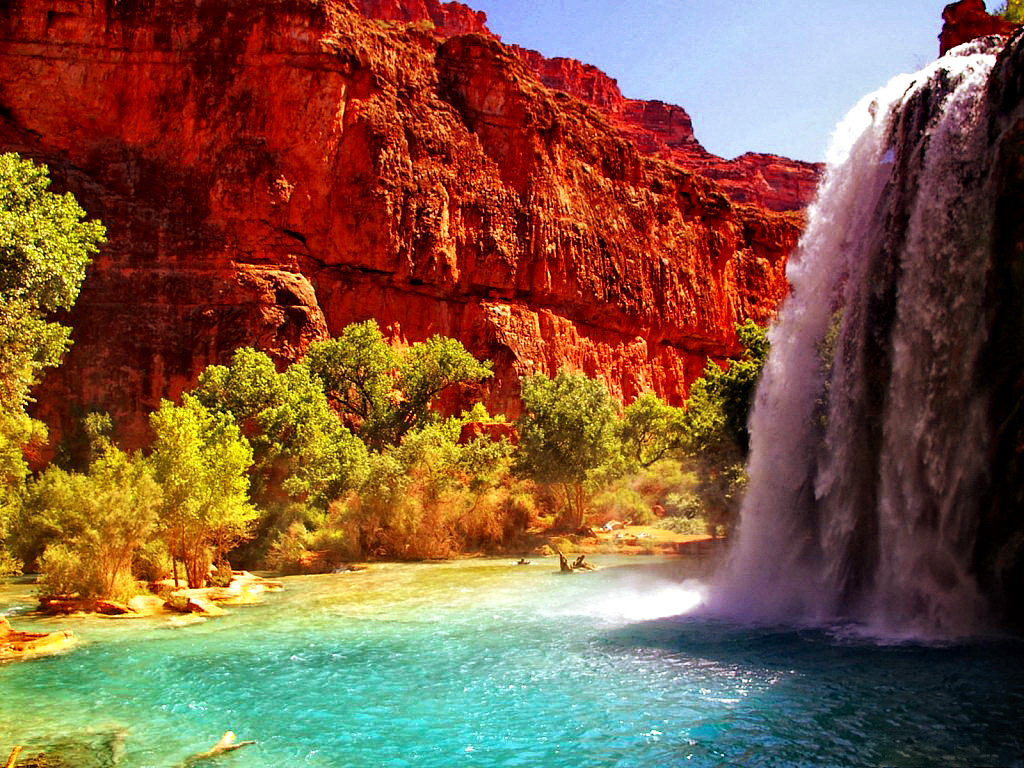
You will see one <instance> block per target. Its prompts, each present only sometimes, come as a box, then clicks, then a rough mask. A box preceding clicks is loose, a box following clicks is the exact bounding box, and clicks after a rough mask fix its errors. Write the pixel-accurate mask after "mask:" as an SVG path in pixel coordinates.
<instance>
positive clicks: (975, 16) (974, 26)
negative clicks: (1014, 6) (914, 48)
mask: <svg viewBox="0 0 1024 768" xmlns="http://www.w3.org/2000/svg"><path fill="white" fill-rule="evenodd" d="M942 22H943V23H942V32H941V33H940V34H939V55H940V56H943V55H945V53H946V51H948V50H949V49H950V48H956V47H957V46H958V45H962V44H963V43H968V42H970V41H971V40H973V39H974V38H976V37H984V36H985V35H1012V34H1013V33H1014V32H1015V31H1016V30H1017V27H1018V26H1020V25H1019V24H1014V23H1013V22H1012V21H1007V20H1006V19H1003V18H1001V17H999V16H992V15H990V14H989V13H988V11H986V10H985V0H960V2H957V3H950V4H949V5H947V6H946V7H945V8H944V9H943V11H942Z"/></svg>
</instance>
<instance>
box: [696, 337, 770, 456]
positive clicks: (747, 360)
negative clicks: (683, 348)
mask: <svg viewBox="0 0 1024 768" xmlns="http://www.w3.org/2000/svg"><path fill="white" fill-rule="evenodd" d="M736 335H737V337H738V338H739V340H740V343H741V344H743V347H744V350H745V351H744V354H743V356H742V357H740V358H739V359H738V360H732V361H730V363H729V365H728V366H726V367H725V369H724V370H723V369H722V368H719V367H718V366H717V365H715V364H714V363H712V362H710V361H709V362H708V365H707V367H706V368H705V369H704V376H703V381H704V385H703V388H704V391H703V392H699V393H698V394H697V396H698V398H701V399H703V398H705V397H706V398H707V399H708V400H710V403H711V404H712V405H713V406H714V407H717V408H719V409H720V410H721V419H722V423H721V426H722V428H723V429H724V430H725V433H726V435H727V436H728V437H730V438H732V439H733V440H734V441H735V442H736V444H737V445H738V446H739V447H740V448H741V449H742V450H743V451H746V450H747V446H748V444H749V442H750V435H749V433H748V432H747V417H748V416H749V414H750V407H751V405H752V404H753V401H754V390H755V389H756V387H757V380H758V377H760V375H761V369H762V368H763V367H764V361H765V358H766V357H767V356H768V346H769V343H768V333H767V329H765V328H762V327H760V326H759V325H757V324H756V323H755V322H754V321H753V320H747V321H746V322H745V323H744V324H743V325H738V326H736ZM693 398H694V393H693V391H692V390H691V394H690V399H691V400H693ZM697 404H700V405H701V406H703V404H704V403H703V402H702V401H701V400H698V401H695V402H694V405H697ZM687 410H690V402H689V401H688V402H687ZM703 428H705V429H706V428H707V426H705V427H703Z"/></svg>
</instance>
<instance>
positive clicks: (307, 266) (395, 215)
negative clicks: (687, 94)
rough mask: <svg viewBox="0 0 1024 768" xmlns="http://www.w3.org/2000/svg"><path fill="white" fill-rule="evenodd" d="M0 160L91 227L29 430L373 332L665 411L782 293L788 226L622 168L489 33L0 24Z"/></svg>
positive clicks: (793, 228)
mask: <svg viewBox="0 0 1024 768" xmlns="http://www.w3.org/2000/svg"><path fill="white" fill-rule="evenodd" d="M3 1H4V5H5V10H6V12H5V13H4V14H3V16H2V17H0V150H3V151H7V150H16V151H19V152H22V153H24V154H26V155H28V156H31V157H34V158H36V159H38V160H41V161H44V162H46V163H48V164H50V166H51V168H52V170H53V175H54V177H55V180H56V186H58V187H60V188H68V189H71V190H72V191H74V193H75V194H76V195H77V196H78V197H79V199H80V200H81V201H82V202H83V205H84V206H85V207H86V209H87V210H88V211H89V212H90V214H92V215H94V216H98V217H100V218H102V219H103V221H104V222H105V223H106V224H107V226H108V233H109V243H108V245H107V246H106V247H105V248H104V249H103V252H102V253H101V255H100V257H99V258H98V259H97V260H96V262H95V263H94V264H93V265H92V267H91V269H90V271H89V275H88V277H87V279H86V283H85V285H84V288H83V292H82V295H81V298H80V299H79V302H78V305H77V306H76V307H75V309H74V311H73V312H72V314H71V317H70V318H69V319H70V322H71V323H72V324H73V326H74V328H75V332H74V339H75V345H74V348H73V349H72V351H71V353H70V354H69V356H68V358H67V361H66V363H65V364H64V366H62V368H60V369H59V370H58V371H56V372H54V373H53V374H51V375H50V376H49V377H48V378H47V380H46V381H45V382H44V385H43V387H42V388H41V391H40V392H39V393H38V396H39V409H38V411H39V414H40V415H42V416H43V417H44V418H46V419H47V420H48V421H49V422H50V423H51V424H53V425H55V426H57V427H58V429H59V428H60V427H63V428H65V429H67V428H68V427H69V425H70V424H71V423H73V421H74V419H75V418H76V417H78V416H80V415H81V414H82V413H83V412H85V411H87V410H92V409H102V410H107V411H110V412H112V413H113V415H114V417H115V422H116V423H117V424H118V425H119V431H120V435H121V436H122V437H123V438H124V439H126V440H127V442H128V443H129V444H139V443H141V442H142V441H144V440H145V439H146V438H147V428H146V413H147V412H148V411H149V410H150V409H152V408H154V407H155V406H156V405H157V404H158V401H159V399H160V398H161V397H173V396H175V395H177V394H178V393H179V392H180V391H181V390H182V389H183V388H184V387H187V386H189V385H190V384H191V383H192V382H193V381H194V380H195V377H196V375H197V374H198V373H199V371H200V370H201V369H202V368H203V367H204V366H205V365H207V364H209V363H213V362H225V361H226V360H228V359H229V357H230V355H231V352H232V350H233V349H234V348H236V347H237V346H240V345H247V344H248V345H255V346H257V347H259V348H262V349H264V350H266V351H268V352H269V353H270V354H271V355H272V356H273V357H275V358H276V359H277V360H278V361H280V362H281V363H282V364H283V363H284V362H285V361H288V360H292V359H294V358H296V357H297V356H299V355H301V353H302V351H303V350H304V349H305V347H306V345H307V344H308V343H309V342H310V341H311V340H313V339H317V338H322V337H324V336H326V335H328V334H336V333H338V332H339V331H340V330H341V329H342V328H343V327H344V326H345V325H346V324H348V323H350V322H353V321H358V320H362V319H365V318H369V317H374V318H377V320H378V321H379V322H380V324H381V325H382V327H384V328H385V331H386V333H388V334H389V335H390V336H391V337H392V338H394V339H395V340H396V341H399V342H411V341H416V340H419V339H423V338H425V337H427V336H429V335H431V334H435V333H441V334H447V335H451V336H455V337H457V338H459V339H461V340H462V341H463V342H464V343H465V344H466V346H467V347H468V348H469V349H470V350H471V351H472V352H474V353H475V354H477V355H478V356H482V357H486V358H490V359H492V360H494V362H495V366H496V371H497V375H496V377H495V379H494V380H492V381H491V382H489V384H488V386H487V389H486V390H485V391H484V393H483V394H484V396H485V399H486V402H487V404H488V406H489V407H490V408H491V409H492V411H495V412H505V413H507V414H509V415H515V414H516V413H517V411H518V400H517V395H518V380H519V377H520V376H522V375H524V374H528V373H531V372H535V371H547V372H554V371H555V370H557V369H558V368H559V367H560V366H571V367H573V368H576V369H579V370H583V371H586V372H587V373H590V374H600V375H601V376H602V377H604V379H605V380H606V381H607V382H608V383H609V385H610V387H611V389H612V391H613V392H614V393H615V394H616V396H618V397H621V398H623V399H625V400H629V399H631V398H633V397H634V396H635V395H637V394H638V393H640V392H642V391H644V390H654V391H656V392H658V393H659V394H661V395H663V396H666V397H667V398H669V399H670V400H671V401H673V402H677V403H678V402H679V401H680V399H681V397H682V396H683V394H684V392H685V389H686V386H687V385H688V383H689V382H690V381H691V380H692V379H693V378H694V377H695V376H697V375H698V374H699V372H700V370H701V369H702V367H703V365H704V362H705V360H706V358H707V356H708V355H712V356H716V357H721V356H724V355H728V354H730V353H734V352H735V351H736V341H735V336H734V331H733V325H734V323H736V322H738V321H741V320H742V319H744V318H746V317H753V318H755V319H757V320H760V321H764V320H766V319H767V318H768V317H769V316H770V315H771V313H772V312H773V311H774V309H775V307H776V305H777V303H778V301H779V300H780V298H781V297H782V295H783V294H784V292H785V290H786V284H785V278H784V275H783V269H784V262H785V256H786V254H787V253H788V251H789V250H790V248H791V247H792V246H793V244H794V243H795V240H796V238H797V235H798V230H799V227H800V219H799V217H798V216H796V215H794V214H774V213H769V212H766V211H764V210H761V209H759V208H755V207H751V206H743V205H737V204H734V203H732V202H730V201H729V199H728V198H727V197H726V196H725V195H724V194H723V192H722V190H721V188H720V187H719V186H717V185H716V184H715V183H713V182H711V181H708V180H706V179H704V178H701V177H699V176H697V175H695V174H692V173H689V172H686V171H684V170H681V169H679V168H678V167H675V166H673V165H671V164H668V163H666V162H663V161H661V160H658V159H656V158H651V157H647V156H644V155H642V154H641V153H640V152H638V151H637V149H636V147H635V146H634V145H633V144H632V143H631V142H629V141H626V140H625V139H624V138H623V137H622V136H621V134H620V132H619V131H618V130H617V129H616V128H614V127H613V126H611V125H609V123H608V121H607V120H606V119H605V118H604V117H603V116H602V115H600V114H599V113H598V112H596V111H595V110H593V109H592V108H590V107H588V106H586V105H584V104H582V103H581V102H580V101H578V100H577V99H575V98H572V97H570V96H568V95H566V94H564V93H558V92H553V91H551V90H549V89H548V88H546V87H544V86H543V85H542V84H541V83H540V82H539V81H538V80H537V78H536V76H535V75H534V74H533V72H531V71H530V70H529V69H528V68H527V67H526V66H525V65H524V64H523V62H522V61H521V59H520V58H519V57H518V56H517V55H516V54H515V53H514V52H513V51H511V50H510V49H509V48H507V47H505V46H503V45H502V44H500V43H499V42H498V41H496V40H495V39H493V38H492V37H489V36H484V35H478V34H469V35H462V36H455V37H451V38H450V39H447V40H443V41H442V40H439V39H438V38H436V37H435V36H434V34H433V32H432V31H430V30H427V29H424V28H423V25H415V24H414V25H404V24H380V23H377V22H373V21H369V20H367V19H365V18H364V17H362V16H361V15H359V14H357V13H355V12H353V11H352V10H351V9H350V6H348V5H346V4H345V3H343V2H341V1H340V0H338V1H337V2H335V1H332V0H321V2H313V1H312V0H246V2H244V3H242V2H240V1H239V0H120V1H119V2H116V1H114V0H111V2H107V3H94V2H92V0H3Z"/></svg>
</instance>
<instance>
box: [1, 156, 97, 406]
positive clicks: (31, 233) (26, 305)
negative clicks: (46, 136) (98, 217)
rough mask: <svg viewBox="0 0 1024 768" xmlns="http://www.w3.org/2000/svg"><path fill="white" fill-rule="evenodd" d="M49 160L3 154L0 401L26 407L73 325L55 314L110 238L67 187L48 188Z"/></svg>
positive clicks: (68, 304)
mask: <svg viewBox="0 0 1024 768" xmlns="http://www.w3.org/2000/svg"><path fill="white" fill-rule="evenodd" d="M49 185H50V178H49V173H48V171H47V169H46V167H45V166H39V165H35V164H34V163H32V162H31V161H28V160H22V159H21V158H20V157H18V156H17V155H16V154H12V153H8V154H4V155H0V408H4V409H7V410H14V411H18V410H21V409H22V408H23V407H24V406H25V403H26V402H27V400H28V397H29V390H30V389H31V388H32V386H33V385H34V384H35V383H36V382H37V381H38V380H39V378H40V376H41V374H42V371H43V369H45V368H48V367H52V366H55V365H57V364H59V362H60V359H61V356H62V355H63V354H64V352H65V350H66V349H67V348H68V346H69V344H70V334H71V329H70V328H67V327H65V326H63V325H60V324H59V323H56V322H53V321H50V320H49V319H48V317H49V316H50V314H51V313H53V312H55V311H57V310H61V309H69V308H70V307H71V306H72V305H73V304H74V303H75V299H76V298H77V297H78V292H79V289H80V288H81V285H82V281H83V280H84V279H85V269H86V266H87V265H88V263H89V261H90V258H91V255H92V254H94V253H96V252H98V250H99V246H100V244H102V243H103V242H104V239H105V229H104V227H103V225H102V224H100V223H99V222H97V221H84V220H83V219H84V217H85V212H84V211H83V210H82V208H81V207H80V206H79V205H78V203H77V201H76V200H75V198H74V197H73V196H72V195H71V194H70V193H67V194H64V195H56V194H54V193H52V192H50V191H49V190H48V187H49Z"/></svg>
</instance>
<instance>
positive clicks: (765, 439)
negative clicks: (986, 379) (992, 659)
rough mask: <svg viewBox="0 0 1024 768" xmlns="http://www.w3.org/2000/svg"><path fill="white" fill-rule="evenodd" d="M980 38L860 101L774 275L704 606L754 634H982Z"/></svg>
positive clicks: (985, 249) (985, 175) (993, 42)
mask: <svg viewBox="0 0 1024 768" xmlns="http://www.w3.org/2000/svg"><path fill="white" fill-rule="evenodd" d="M1002 42H1003V41H1002V40H1001V39H999V38H987V39H983V40H979V41H975V42H974V43H971V44H968V45H965V46H961V47H959V48H957V49H954V50H953V51H951V52H950V53H949V54H947V55H946V56H945V57H943V58H941V59H939V60H938V61H936V62H935V63H934V64H932V65H931V66H929V67H927V68H926V69H924V70H922V71H920V72H918V73H916V74H912V75H902V76H899V77H897V78H894V79H893V80H892V81H891V82H890V83H888V84H887V85H886V86H885V87H884V88H882V89H881V90H879V91H877V92H876V93H873V94H871V95H869V96H867V97H865V98H864V99H863V100H862V101H861V102H860V103H859V104H857V106H856V107H855V108H854V109H853V110H852V111H851V112H850V113H849V115H848V116H847V117H846V119H845V120H844V121H843V123H841V124H840V126H839V127H838V128H837V130H836V134H835V137H834V140H833V146H832V148H831V150H830V153H829V157H828V163H827V170H826V173H825V176H824V178H823V181H822V183H821V186H820V187H819V191H818V196H817V199H816V201H815V203H814V205H813V206H812V207H811V208H810V210H809V212H808V223H807V227H806V230H805V233H804V236H803V238H802V239H801V242H800V245H799V246H798V248H797V251H796V253H795V254H794V255H793V256H792V257H791V260H790V263H789V266H788V277H789V281H790V286H791V294H790V296H789V298H788V299H787V301H786V303H785V304H784V306H783V307H782V309H781V311H780V314H779V319H778V322H777V324H776V325H775V327H774V328H773V329H772V330H771V332H770V336H769V338H770V340H771V344H772V348H771V353H770V355H769V359H768V361H767V362H766V365H765V369H764V372H763V374H762V379H761V383H760V386H759V388H758V392H757V397H756V402H755V405H754V409H753V413H752V416H751V422H750V432H751V458H750V463H749V474H750V484H749V488H748V492H747V496H746V499H745V501H744V505H743V508H742V511H741V515H740V522H739V526H738V532H737V540H736V542H735V544H734V546H733V549H732V553H731V557H730V560H729V562H728V564H727V565H726V567H725V568H724V569H723V574H722V576H721V578H720V579H719V582H718V584H717V586H716V589H715V592H714V595H715V596H714V598H713V599H714V601H715V604H717V605H718V606H720V607H721V608H722V609H723V610H725V611H728V612H731V613H734V614H739V615H742V616H745V617H748V618H753V619H756V620H760V621H786V622H791V621H794V620H797V621H812V622H834V621H853V622H857V623H858V624H862V625H865V626H867V627H869V628H870V630H871V631H878V632H884V633H887V634H892V633H895V634H908V635H922V634H923V635H929V636H934V635H940V636H950V635H963V634H970V633H974V632H977V631H981V630H983V629H984V625H985V622H986V617H987V611H988V609H987V606H986V599H985V597H984V594H983V590H981V589H980V588H979V585H978V583H977V580H976V578H975V576H974V574H973V573H972V570H971V567H970V566H971V553H972V551H973V544H974V539H975V537H976V535H977V527H978V517H979V510H978V505H979V503H980V502H979V499H980V498H982V497H983V495H984V494H983V492H984V490H985V489H986V488H987V486H988V483H989V477H988V474H989V464H988V459H987V456H986V453H987V446H988V445H989V442H990V435H989V431H990V428H989V427H988V425H987V418H986V416H987V412H988V411H987V408H988V399H989V395H987V394H986V392H985V389H984V388H983V387H978V386H977V382H978V380H979V377H981V378H983V376H982V374H983V372H982V371H980V370H979V366H980V355H981V352H982V349H983V344H984V342H985V340H986V337H987V333H988V328H989V326H990V325H991V311H990V309H988V308H987V306H986V290H987V289H988V284H987V282H986V278H987V276H988V274H989V271H990V269H991V247H990V244H991V240H992V205H993V204H992V194H993V192H992V180H991V178H990V176H991V174H990V170H989V169H990V167H991V161H990V157H989V155H990V153H991V152H992V149H991V146H992V144H991V141H990V139H991V137H990V136H989V135H988V127H989V120H988V116H987V114H986V112H985V110H986V99H985V94H986V84H987V80H988V76H989V72H990V70H991V69H992V67H993V64H994V63H995V61H996V57H997V54H998V53H999V50H1000V47H1001V45H1002Z"/></svg>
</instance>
